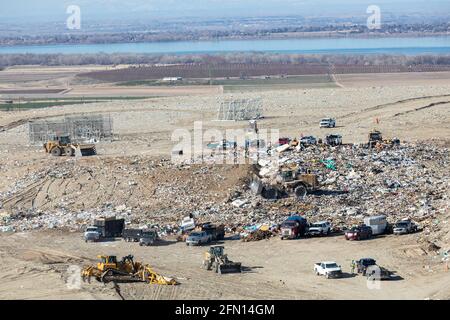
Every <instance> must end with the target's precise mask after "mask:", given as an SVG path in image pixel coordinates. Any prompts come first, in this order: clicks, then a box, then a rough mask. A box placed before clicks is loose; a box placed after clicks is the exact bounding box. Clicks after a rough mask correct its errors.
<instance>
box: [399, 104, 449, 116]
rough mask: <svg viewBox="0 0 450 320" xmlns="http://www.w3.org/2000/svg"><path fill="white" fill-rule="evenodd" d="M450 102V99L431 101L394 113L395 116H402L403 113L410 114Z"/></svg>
mask: <svg viewBox="0 0 450 320" xmlns="http://www.w3.org/2000/svg"><path fill="white" fill-rule="evenodd" d="M449 103H450V100H449V101H440V102H433V103H430V104H428V105H426V106H423V107H419V108H415V109H414V110H408V111H404V112H399V113H396V114H394V117H398V116H402V115H405V114H408V113H411V112H417V111H421V110H425V109H428V108H432V107H435V106H439V105H443V104H449Z"/></svg>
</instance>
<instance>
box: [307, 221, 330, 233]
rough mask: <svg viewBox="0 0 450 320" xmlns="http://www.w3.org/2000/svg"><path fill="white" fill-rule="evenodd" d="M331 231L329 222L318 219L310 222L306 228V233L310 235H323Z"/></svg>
mask: <svg viewBox="0 0 450 320" xmlns="http://www.w3.org/2000/svg"><path fill="white" fill-rule="evenodd" d="M330 232H331V224H330V223H329V222H328V221H319V222H315V223H311V224H310V226H309V228H308V234H309V235H311V236H324V235H328V234H330Z"/></svg>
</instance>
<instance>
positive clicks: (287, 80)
mask: <svg viewBox="0 0 450 320" xmlns="http://www.w3.org/2000/svg"><path fill="white" fill-rule="evenodd" d="M117 85H118V86H174V87H176V86H195V85H213V86H223V87H224V91H225V92H237V91H261V90H263V91H266V90H278V89H296V88H333V87H336V84H335V83H334V81H333V80H332V79H331V78H330V77H329V76H328V75H326V74H322V75H303V76H290V77H283V78H281V77H270V78H249V79H237V78H236V79H183V80H181V81H174V82H163V81H160V80H139V81H128V82H120V83H117Z"/></svg>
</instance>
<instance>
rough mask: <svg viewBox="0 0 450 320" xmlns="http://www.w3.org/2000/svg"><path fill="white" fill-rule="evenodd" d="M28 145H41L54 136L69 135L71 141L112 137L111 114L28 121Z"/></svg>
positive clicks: (90, 140) (94, 140)
mask: <svg viewBox="0 0 450 320" xmlns="http://www.w3.org/2000/svg"><path fill="white" fill-rule="evenodd" d="M28 135H29V140H30V145H41V144H43V143H45V142H47V141H48V140H52V139H54V138H55V137H56V136H65V135H68V136H70V138H71V140H72V141H73V142H96V141H100V140H109V139H112V138H113V120H112V118H111V115H107V116H105V115H89V116H67V117H64V118H63V119H58V120H52V121H50V120H39V121H30V122H29V123H28Z"/></svg>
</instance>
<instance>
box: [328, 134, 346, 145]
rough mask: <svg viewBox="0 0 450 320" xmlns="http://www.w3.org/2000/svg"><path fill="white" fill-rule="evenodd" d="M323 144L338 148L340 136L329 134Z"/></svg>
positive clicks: (340, 140) (340, 142) (340, 141)
mask: <svg viewBox="0 0 450 320" xmlns="http://www.w3.org/2000/svg"><path fill="white" fill-rule="evenodd" d="M325 143H326V144H327V145H329V146H339V145H341V144H342V136H341V135H340V134H329V135H327V136H326V137H325Z"/></svg>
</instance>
